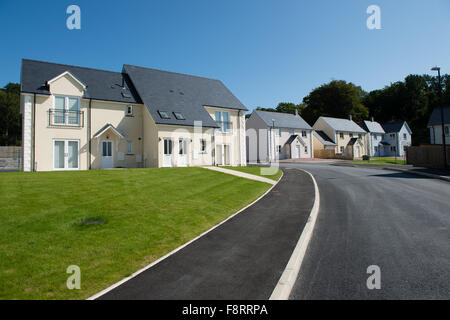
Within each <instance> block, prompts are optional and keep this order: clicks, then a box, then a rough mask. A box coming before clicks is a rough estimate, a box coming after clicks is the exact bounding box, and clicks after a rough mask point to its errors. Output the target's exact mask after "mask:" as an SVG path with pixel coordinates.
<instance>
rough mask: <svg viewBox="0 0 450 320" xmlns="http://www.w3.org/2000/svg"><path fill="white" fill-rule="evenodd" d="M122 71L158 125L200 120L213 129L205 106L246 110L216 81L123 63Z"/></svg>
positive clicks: (190, 123) (181, 123)
mask: <svg viewBox="0 0 450 320" xmlns="http://www.w3.org/2000/svg"><path fill="white" fill-rule="evenodd" d="M123 72H124V73H127V74H128V75H129V76H130V79H131V81H132V83H133V85H134V86H135V88H136V91H137V92H138V93H139V96H140V97H141V98H142V100H143V102H144V104H145V105H146V107H147V109H148V111H149V112H150V114H151V116H152V118H153V119H154V120H155V122H156V123H157V124H168V125H188V126H193V125H194V121H202V125H203V126H204V127H213V128H216V127H218V126H217V124H216V122H215V121H214V120H213V119H212V118H211V116H210V115H209V113H208V112H207V111H206V110H205V108H204V106H210V107H219V108H228V109H235V110H244V111H246V110H247V108H245V106H244V105H243V104H242V103H241V102H240V101H239V100H238V99H237V98H236V97H235V96H234V95H233V94H232V93H231V92H230V91H229V90H228V89H227V87H225V85H224V84H223V83H222V82H221V81H219V80H215V79H209V78H202V77H197V76H191V75H186V74H180V73H173V72H168V71H161V70H155V69H149V68H143V67H138V66H131V65H124V67H123ZM158 111H166V112H168V113H169V116H170V119H163V118H162V117H161V116H160V114H159V113H158ZM173 112H181V113H182V114H183V116H184V117H185V120H179V119H177V118H175V116H174V114H173Z"/></svg>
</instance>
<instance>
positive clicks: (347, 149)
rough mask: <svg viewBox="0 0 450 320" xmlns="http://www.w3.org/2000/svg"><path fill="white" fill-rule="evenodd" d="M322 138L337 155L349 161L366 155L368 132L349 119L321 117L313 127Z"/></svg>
mask: <svg viewBox="0 0 450 320" xmlns="http://www.w3.org/2000/svg"><path fill="white" fill-rule="evenodd" d="M313 128H314V130H316V131H317V132H321V135H322V138H323V137H326V138H323V140H325V141H328V142H329V144H330V142H331V145H332V146H333V147H334V149H335V153H336V154H337V155H339V156H342V157H344V158H347V159H353V158H360V157H362V156H363V155H366V154H367V153H366V131H364V130H363V129H362V128H361V127H360V126H358V125H357V124H356V123H355V122H354V121H353V120H352V117H351V116H350V118H349V119H340V118H331V117H319V119H317V121H316V123H315V124H314V126H313ZM329 140H331V141H329Z"/></svg>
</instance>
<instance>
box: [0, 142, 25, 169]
mask: <svg viewBox="0 0 450 320" xmlns="http://www.w3.org/2000/svg"><path fill="white" fill-rule="evenodd" d="M21 168H22V147H0V170H8V171H10V170H20V169H21Z"/></svg>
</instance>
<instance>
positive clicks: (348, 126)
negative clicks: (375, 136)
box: [319, 117, 366, 133]
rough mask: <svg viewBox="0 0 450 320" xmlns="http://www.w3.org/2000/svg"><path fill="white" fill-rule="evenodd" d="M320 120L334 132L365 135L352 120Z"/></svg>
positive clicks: (326, 118) (328, 118) (325, 118)
mask: <svg viewBox="0 0 450 320" xmlns="http://www.w3.org/2000/svg"><path fill="white" fill-rule="evenodd" d="M320 118H322V119H323V120H324V121H325V122H326V123H327V124H328V125H329V126H330V127H331V128H333V129H334V130H336V131H345V132H359V133H366V131H364V129H362V128H361V127H360V126H358V125H357V124H356V123H355V122H354V121H352V120H348V119H341V118H330V117H320ZM320 118H319V119H320Z"/></svg>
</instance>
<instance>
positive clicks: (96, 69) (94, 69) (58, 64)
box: [22, 58, 123, 74]
mask: <svg viewBox="0 0 450 320" xmlns="http://www.w3.org/2000/svg"><path fill="white" fill-rule="evenodd" d="M22 61H32V62H39V63H45V64H53V65H57V66H61V67H72V68H80V69H85V70H93V71H102V72H111V73H118V74H123V72H118V71H112V70H104V69H98V68H89V67H81V66H74V65H70V64H63V63H55V62H48V61H42V60H34V59H25V58H24V59H22Z"/></svg>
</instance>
